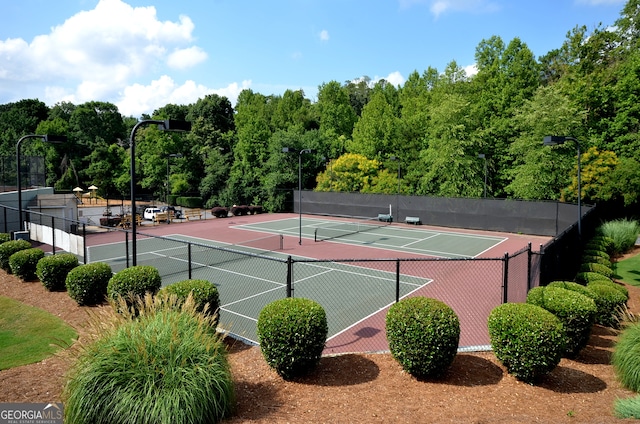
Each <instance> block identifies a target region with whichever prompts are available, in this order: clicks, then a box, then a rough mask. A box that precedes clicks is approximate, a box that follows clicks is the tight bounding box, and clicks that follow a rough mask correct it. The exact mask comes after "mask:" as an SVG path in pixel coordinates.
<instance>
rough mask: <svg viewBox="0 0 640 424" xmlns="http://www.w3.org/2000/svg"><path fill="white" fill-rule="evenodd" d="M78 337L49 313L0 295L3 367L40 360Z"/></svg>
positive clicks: (0, 338)
mask: <svg viewBox="0 0 640 424" xmlns="http://www.w3.org/2000/svg"><path fill="white" fill-rule="evenodd" d="M77 337H78V333H76V331H75V330H74V329H73V328H72V327H70V326H68V325H67V324H66V323H65V322H64V321H62V320H61V319H60V318H58V317H56V316H54V315H51V314H50V313H49V312H46V311H43V310H42V309H38V308H34V307H32V306H27V305H25V304H23V303H21V302H18V301H16V300H13V299H9V298H8V297H4V296H0V370H4V369H8V368H13V367H17V366H19V365H25V364H31V363H34V362H38V361H41V360H43V359H45V358H47V357H48V356H51V355H52V354H53V353H55V352H56V351H57V350H59V349H60V347H61V346H69V345H70V344H71V342H72V341H73V340H75V339H76V338H77Z"/></svg>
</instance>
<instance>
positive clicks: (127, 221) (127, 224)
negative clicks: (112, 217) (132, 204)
mask: <svg viewBox="0 0 640 424" xmlns="http://www.w3.org/2000/svg"><path fill="white" fill-rule="evenodd" d="M136 225H142V218H140V215H136ZM118 226H119V227H121V228H131V215H124V216H123V217H122V219H121V220H120V223H119V224H118Z"/></svg>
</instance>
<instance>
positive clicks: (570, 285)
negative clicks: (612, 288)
mask: <svg viewBox="0 0 640 424" xmlns="http://www.w3.org/2000/svg"><path fill="white" fill-rule="evenodd" d="M547 287H560V288H561V289H565V290H573V291H575V292H578V293H580V294H583V295H585V296H587V297H588V298H590V299H595V297H596V294H595V293H594V292H592V291H591V290H589V288H588V287H587V286H585V285H582V284H578V283H574V282H572V281H553V282H551V283H549V284H548V285H547Z"/></svg>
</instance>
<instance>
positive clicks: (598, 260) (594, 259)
mask: <svg viewBox="0 0 640 424" xmlns="http://www.w3.org/2000/svg"><path fill="white" fill-rule="evenodd" d="M581 261H582V263H593V264H600V265H604V266H606V267H607V268H612V269H613V263H612V262H611V260H609V259H605V258H603V257H601V256H592V255H583V256H582V259H581Z"/></svg>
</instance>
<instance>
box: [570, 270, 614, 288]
mask: <svg viewBox="0 0 640 424" xmlns="http://www.w3.org/2000/svg"><path fill="white" fill-rule="evenodd" d="M592 281H611V278H609V277H607V276H605V275H602V274H600V273H597V272H579V273H577V274H576V282H577V283H579V284H583V285H586V284H589V283H590V282H592Z"/></svg>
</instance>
